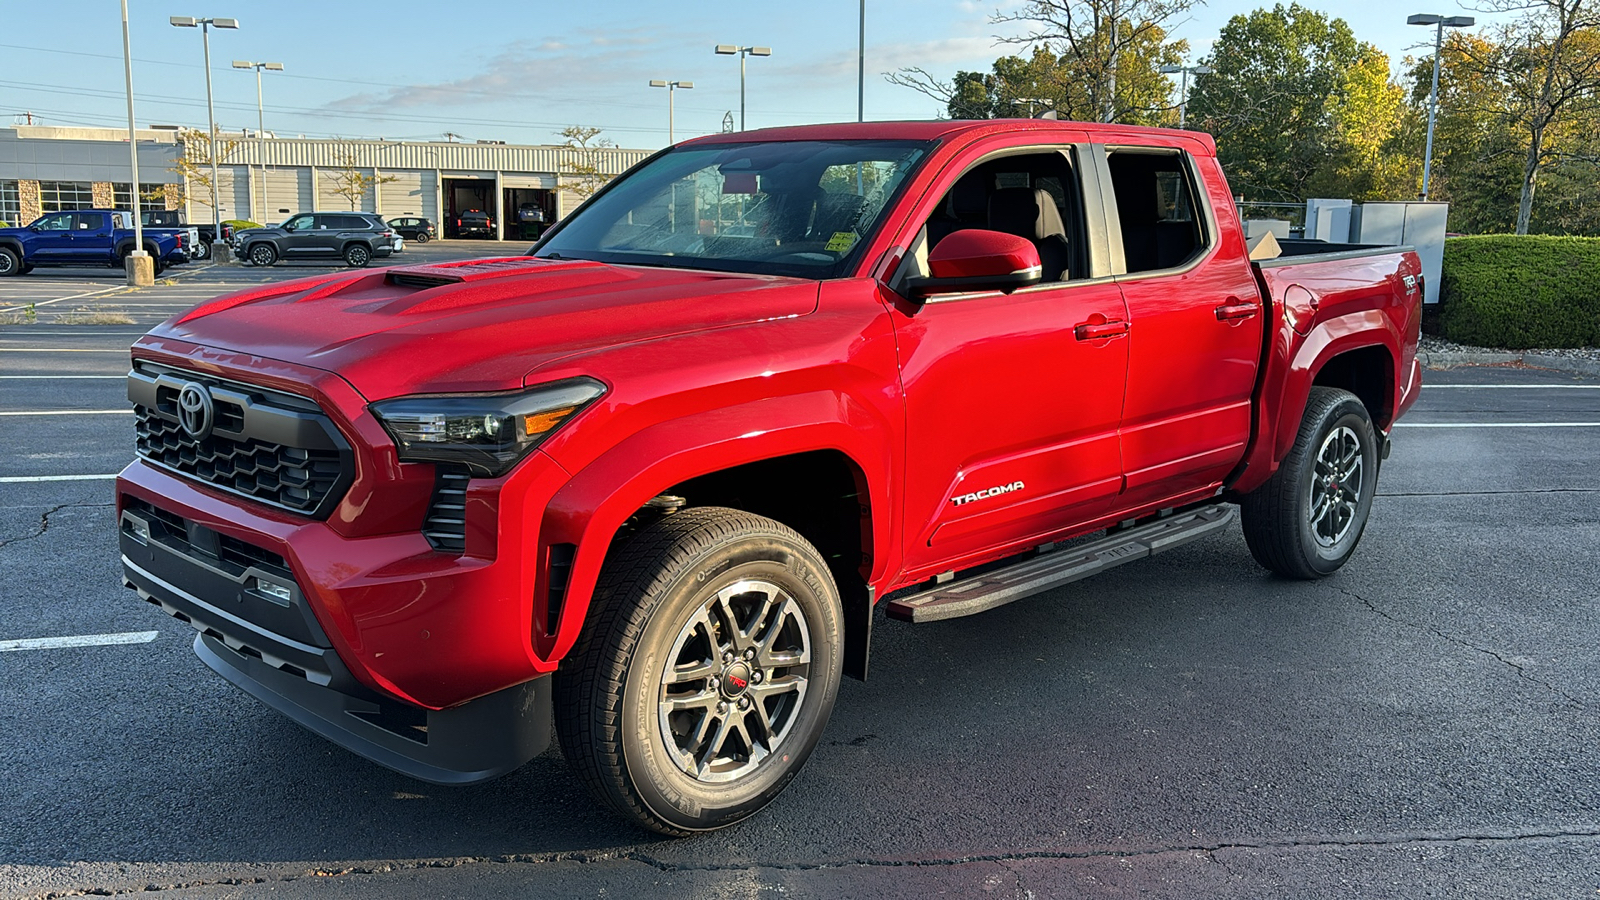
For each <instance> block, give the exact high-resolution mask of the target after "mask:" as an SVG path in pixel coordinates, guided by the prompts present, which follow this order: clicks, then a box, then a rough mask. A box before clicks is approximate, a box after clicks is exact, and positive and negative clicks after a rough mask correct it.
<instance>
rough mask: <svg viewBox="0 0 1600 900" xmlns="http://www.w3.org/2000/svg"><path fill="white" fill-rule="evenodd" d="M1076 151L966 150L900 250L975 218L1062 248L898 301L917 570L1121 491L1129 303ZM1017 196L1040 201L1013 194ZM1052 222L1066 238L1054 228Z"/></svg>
mask: <svg viewBox="0 0 1600 900" xmlns="http://www.w3.org/2000/svg"><path fill="white" fill-rule="evenodd" d="M1011 141H1012V142H1014V141H1015V139H1011ZM1082 151H1083V148H1082V147H1081V146H1074V145H1059V146H1039V147H1032V146H1030V147H1023V148H1015V149H1005V150H1000V151H997V152H989V153H983V152H982V151H981V149H980V150H975V151H974V153H973V155H971V156H968V157H967V158H966V161H965V162H964V163H963V164H962V166H961V168H960V169H957V170H954V171H949V172H947V173H946V174H944V175H941V176H940V180H939V181H937V182H936V183H935V186H934V191H935V192H937V194H938V195H939V196H941V198H942V199H940V200H939V201H938V203H937V205H936V206H935V207H934V208H933V212H932V214H931V216H929V217H928V219H927V220H926V224H924V225H923V226H922V230H921V231H920V232H918V236H917V237H916V239H915V241H914V243H912V244H911V246H912V250H911V252H910V253H908V254H907V257H908V259H910V260H918V259H923V260H925V259H926V252H927V249H928V248H929V246H930V245H934V244H937V242H938V241H939V240H942V239H943V238H944V237H946V236H948V235H949V234H951V233H953V232H955V231H958V230H963V229H968V228H980V229H985V230H995V231H1007V232H1009V233H1012V234H1019V236H1025V237H1028V238H1029V239H1030V240H1032V241H1034V243H1035V244H1036V245H1040V246H1041V259H1043V257H1044V256H1045V255H1046V253H1052V254H1054V255H1055V256H1056V258H1057V260H1058V261H1057V263H1056V265H1055V266H1054V267H1052V265H1051V263H1050V262H1049V261H1048V260H1045V269H1046V271H1047V276H1046V277H1053V278H1055V279H1056V280H1053V281H1049V282H1041V283H1040V284H1038V285H1036V286H1034V287H1030V288H1023V289H1021V290H1017V291H1014V292H1012V293H1010V294H1003V293H999V292H988V293H972V294H949V295H940V296H935V297H931V298H929V299H928V300H926V301H925V302H923V303H922V304H921V305H920V307H910V310H911V311H910V312H909V313H908V314H906V315H905V316H904V317H900V316H896V331H897V341H898V342H899V348H900V357H901V360H900V362H901V378H902V384H903V387H904V392H905V404H906V456H907V459H906V490H905V497H906V500H905V522H906V529H905V531H906V537H905V546H904V553H905V565H906V567H907V568H908V570H910V571H911V572H912V573H913V574H915V575H926V574H930V573H933V572H939V571H942V570H946V569H958V568H962V567H964V566H965V565H968V564H970V563H971V562H973V561H976V560H978V559H981V558H984V557H992V556H994V555H996V554H997V553H1001V552H1010V550H1012V549H1015V548H1016V547H1018V546H1019V545H1020V546H1025V545H1026V544H1027V543H1028V542H1030V541H1036V540H1039V539H1041V538H1043V537H1044V536H1045V535H1048V534H1051V533H1053V532H1057V531H1060V530H1064V529H1067V528H1070V527H1073V526H1075V525H1078V524H1081V523H1083V522H1086V521H1089V520H1092V519H1094V518H1096V517H1098V516H1101V515H1104V514H1105V513H1106V512H1107V511H1108V510H1110V509H1111V508H1112V507H1113V505H1114V504H1115V501H1116V497H1117V495H1118V492H1119V490H1120V487H1121V483H1122V478H1121V476H1122V471H1121V461H1120V457H1119V454H1118V438H1117V425H1118V422H1119V421H1120V418H1121V413H1122V390H1123V379H1124V377H1125V375H1126V370H1127V359H1128V356H1127V354H1128V351H1127V345H1128V342H1127V339H1126V336H1125V334H1123V333H1122V332H1121V331H1120V330H1119V329H1118V328H1117V327H1116V326H1117V323H1121V322H1124V321H1125V320H1126V312H1125V310H1124V306H1123V302H1122V295H1121V293H1120V292H1119V290H1118V288H1117V284H1116V282H1115V280H1114V279H1113V278H1112V277H1111V276H1110V271H1109V267H1108V265H1107V261H1106V260H1105V259H1104V258H1103V257H1104V253H1103V252H1101V251H1095V250H1094V249H1093V247H1092V246H1091V244H1092V243H1094V241H1093V240H1091V230H1090V229H1088V228H1087V226H1086V220H1085V209H1086V207H1089V208H1093V207H1098V206H1099V205H1100V204H1101V200H1100V199H1099V195H1098V193H1097V191H1098V185H1097V184H1096V183H1094V182H1092V181H1091V182H1089V183H1088V185H1087V187H1088V188H1089V190H1088V191H1087V192H1086V190H1085V187H1086V185H1085V184H1084V182H1083V180H1082V178H1081V175H1082V174H1083V173H1084V171H1085V170H1084V167H1083V166H1082V164H1081V161H1080V155H1081V153H1082ZM1029 198H1036V199H1032V200H1030V199H1029ZM1037 198H1043V199H1042V200H1040V199H1037ZM1023 201H1028V202H1031V203H1033V204H1034V205H1035V206H1036V207H1037V209H1036V210H1032V211H1030V210H1028V209H1021V208H1020V207H1019V206H1018V205H1017V204H1018V203H1021V202H1023ZM1041 203H1042V204H1044V205H1039V204H1041ZM1024 205H1026V204H1024ZM1046 206H1049V207H1050V208H1049V209H1046ZM1030 212H1031V213H1032V214H1030ZM1096 218H1097V217H1091V218H1090V219H1089V220H1088V221H1094V220H1095V219H1096ZM1058 229H1059V230H1060V231H1061V232H1063V233H1062V235H1061V239H1060V240H1055V239H1052V238H1051V237H1050V235H1049V234H1048V233H1051V232H1055V231H1057V230H1058ZM1024 231H1026V232H1027V233H1026V234H1021V232H1024ZM1099 243H1100V244H1101V246H1102V247H1103V245H1104V242H1103V241H1099ZM1063 245H1064V246H1063ZM1063 251H1064V256H1063ZM1061 260H1065V268H1064V269H1063V268H1062V266H1061ZM906 265H909V266H912V267H920V266H923V265H925V264H924V263H922V262H909V263H907V264H906ZM903 271H904V267H903V268H902V272H903ZM897 312H898V310H897ZM1080 325H1097V326H1102V327H1097V328H1094V329H1093V330H1085V329H1079V328H1078V326H1080ZM1106 326H1108V327H1106Z"/></svg>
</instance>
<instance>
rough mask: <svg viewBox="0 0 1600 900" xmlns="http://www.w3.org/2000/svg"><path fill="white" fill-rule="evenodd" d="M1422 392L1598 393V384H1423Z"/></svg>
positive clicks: (1599, 388) (1599, 385) (1599, 387)
mask: <svg viewBox="0 0 1600 900" xmlns="http://www.w3.org/2000/svg"><path fill="white" fill-rule="evenodd" d="M1422 387H1423V390H1428V391H1437V390H1439V389H1440V388H1465V389H1467V390H1473V391H1478V390H1492V391H1511V390H1517V391H1600V384H1426V383H1424V384H1423V386H1422Z"/></svg>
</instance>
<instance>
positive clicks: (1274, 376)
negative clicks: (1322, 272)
mask: <svg viewBox="0 0 1600 900" xmlns="http://www.w3.org/2000/svg"><path fill="white" fill-rule="evenodd" d="M1400 346H1401V336H1400V334H1399V332H1398V331H1397V330H1396V329H1395V326H1394V323H1393V322H1391V321H1390V320H1389V318H1388V317H1387V316H1385V315H1384V313H1383V311H1382V310H1379V309H1368V310H1361V311H1358V312H1351V313H1346V314H1345V315H1342V316H1336V317H1334V318H1330V319H1328V320H1326V321H1323V322H1318V323H1317V324H1316V325H1315V326H1313V327H1312V329H1311V330H1310V332H1308V333H1307V334H1306V337H1305V339H1304V340H1303V341H1301V342H1300V345H1299V347H1298V348H1296V349H1295V351H1294V356H1293V358H1290V359H1285V358H1284V357H1282V356H1277V355H1275V354H1274V355H1269V358H1268V360H1267V370H1266V371H1265V372H1263V373H1262V375H1261V377H1262V384H1263V390H1262V394H1261V397H1260V398H1259V400H1258V401H1257V403H1258V408H1259V409H1260V410H1261V411H1262V412H1263V413H1264V412H1266V411H1269V410H1270V411H1272V413H1273V415H1275V416H1276V418H1275V419H1269V418H1267V417H1266V416H1264V415H1263V416H1262V417H1261V418H1260V419H1259V420H1258V422H1257V424H1256V427H1255V431H1254V434H1253V435H1252V441H1251V448H1250V450H1249V452H1248V453H1247V454H1246V455H1245V459H1244V461H1243V462H1242V463H1240V466H1239V469H1238V471H1236V472H1235V474H1234V476H1233V477H1232V478H1230V479H1229V480H1228V487H1229V489H1230V491H1232V492H1233V493H1234V494H1247V493H1249V492H1250V491H1253V490H1255V489H1256V488H1257V487H1260V486H1261V485H1262V484H1265V483H1266V481H1267V479H1269V478H1271V477H1272V475H1273V473H1274V472H1276V471H1277V470H1278V464H1279V463H1280V462H1281V461H1282V460H1283V458H1284V457H1285V456H1287V455H1288V453H1289V450H1290V448H1291V447H1293V446H1294V441H1295V437H1296V436H1297V435H1298V434H1299V433H1300V419H1301V417H1302V416H1304V415H1305V409H1306V402H1307V401H1308V400H1309V399H1310V397H1311V387H1312V385H1313V384H1315V382H1316V379H1317V375H1318V374H1320V373H1321V372H1322V370H1323V368H1324V367H1325V366H1327V364H1328V363H1329V362H1330V361H1331V360H1333V359H1335V358H1337V357H1339V356H1342V355H1344V354H1346V353H1349V352H1351V351H1354V350H1364V349H1367V348H1369V347H1382V348H1383V349H1384V351H1385V352H1386V353H1387V354H1388V356H1389V359H1390V364H1391V370H1390V376H1391V377H1390V381H1391V383H1390V385H1389V390H1390V392H1391V394H1392V400H1393V402H1392V404H1391V406H1390V408H1391V409H1399V408H1400V407H1399V401H1400V391H1401V389H1402V387H1403V386H1402V385H1401V384H1400V383H1399V382H1400V373H1399V370H1400V355H1401V354H1400ZM1373 424H1374V425H1375V426H1377V427H1378V428H1379V429H1380V431H1381V430H1382V429H1383V428H1384V426H1385V425H1386V424H1387V423H1383V422H1374V423H1373Z"/></svg>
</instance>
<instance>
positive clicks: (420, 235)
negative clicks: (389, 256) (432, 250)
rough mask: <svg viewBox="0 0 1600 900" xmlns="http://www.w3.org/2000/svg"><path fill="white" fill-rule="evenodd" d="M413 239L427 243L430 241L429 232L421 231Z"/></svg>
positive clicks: (420, 242)
mask: <svg viewBox="0 0 1600 900" xmlns="http://www.w3.org/2000/svg"><path fill="white" fill-rule="evenodd" d="M413 240H415V241H416V242H417V243H419V244H426V243H427V242H428V233H427V232H426V231H419V232H417V236H416V237H415V238H413Z"/></svg>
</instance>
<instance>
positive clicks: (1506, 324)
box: [1439, 234, 1600, 350]
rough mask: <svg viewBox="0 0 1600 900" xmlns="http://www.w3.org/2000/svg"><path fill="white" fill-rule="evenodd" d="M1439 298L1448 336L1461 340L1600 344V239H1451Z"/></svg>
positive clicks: (1509, 344)
mask: <svg viewBox="0 0 1600 900" xmlns="http://www.w3.org/2000/svg"><path fill="white" fill-rule="evenodd" d="M1439 301H1440V305H1441V306H1442V309H1441V310H1440V316H1439V319H1440V324H1441V325H1442V326H1443V328H1444V336H1445V337H1447V338H1449V339H1450V340H1452V341H1456V342H1458V343H1462V344H1471V345H1473V346H1478V347H1505V348H1508V349H1512V350H1526V349H1529V348H1532V347H1593V346H1597V345H1600V238H1581V237H1551V236H1548V235H1525V236H1518V235H1512V234H1495V235H1481V236H1476V237H1458V238H1450V239H1449V240H1447V241H1445V243H1444V274H1443V279H1442V280H1441V282H1440V285H1439Z"/></svg>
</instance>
